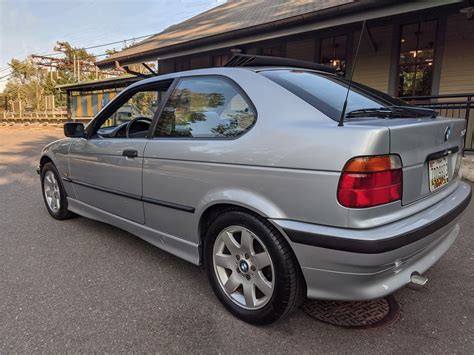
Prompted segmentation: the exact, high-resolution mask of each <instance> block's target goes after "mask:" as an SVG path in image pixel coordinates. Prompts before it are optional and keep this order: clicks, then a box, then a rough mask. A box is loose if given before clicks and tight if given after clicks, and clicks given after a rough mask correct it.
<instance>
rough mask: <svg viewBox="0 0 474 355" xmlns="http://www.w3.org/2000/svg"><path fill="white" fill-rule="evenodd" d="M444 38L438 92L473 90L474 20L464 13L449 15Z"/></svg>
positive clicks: (452, 92) (456, 92)
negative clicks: (467, 17)
mask: <svg viewBox="0 0 474 355" xmlns="http://www.w3.org/2000/svg"><path fill="white" fill-rule="evenodd" d="M445 38H446V40H445V44H444V52H443V62H442V65H441V80H440V85H439V93H440V94H460V93H472V92H474V70H473V66H474V21H472V20H471V21H468V20H467V19H466V15H465V14H460V13H459V14H454V15H451V16H449V17H448V21H447V24H446V36H445Z"/></svg>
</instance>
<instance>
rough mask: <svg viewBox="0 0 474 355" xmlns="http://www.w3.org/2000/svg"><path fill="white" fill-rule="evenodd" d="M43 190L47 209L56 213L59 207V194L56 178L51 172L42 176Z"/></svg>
mask: <svg viewBox="0 0 474 355" xmlns="http://www.w3.org/2000/svg"><path fill="white" fill-rule="evenodd" d="M43 190H44V196H45V198H46V203H47V204H48V207H49V208H50V210H51V211H53V212H54V213H56V212H57V211H59V209H60V207H61V192H60V190H59V184H58V181H57V180H56V176H55V175H54V173H53V172H52V171H51V170H48V171H46V173H45V174H44V177H43Z"/></svg>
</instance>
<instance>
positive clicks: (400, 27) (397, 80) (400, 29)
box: [394, 18, 440, 99]
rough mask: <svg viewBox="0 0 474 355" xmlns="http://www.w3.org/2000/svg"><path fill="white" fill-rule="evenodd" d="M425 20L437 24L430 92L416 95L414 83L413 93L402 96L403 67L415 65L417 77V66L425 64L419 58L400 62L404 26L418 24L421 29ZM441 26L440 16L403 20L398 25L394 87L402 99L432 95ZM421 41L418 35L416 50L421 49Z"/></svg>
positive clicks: (395, 94) (396, 95)
mask: <svg viewBox="0 0 474 355" xmlns="http://www.w3.org/2000/svg"><path fill="white" fill-rule="evenodd" d="M423 22H435V23H436V25H435V31H434V41H433V61H432V63H433V64H432V65H431V66H432V71H433V73H432V78H431V87H430V92H429V93H428V94H426V95H425V94H424V95H414V92H415V89H416V87H415V85H413V89H412V93H411V95H406V96H400V93H399V87H400V69H401V68H403V67H410V66H413V67H415V71H414V73H415V77H416V72H417V67H418V66H421V65H423V64H422V63H420V62H418V58H417V60H416V61H415V62H414V63H404V64H401V63H400V55H401V52H402V42H401V40H402V36H403V27H405V26H410V25H418V31H419V30H420V26H421V24H422V23H423ZM439 28H440V20H439V19H438V18H427V19H421V20H418V21H409V22H403V23H400V24H399V25H398V43H397V57H396V63H395V66H396V70H395V75H396V77H395V87H394V96H395V97H399V98H401V99H403V97H412V96H430V95H433V91H434V90H433V83H434V82H435V80H436V78H435V75H436V68H437V64H438V63H437V62H438V58H437V52H438V50H439V49H438V47H439V45H440V43H439V41H438V37H439ZM419 41H420V38H419V35H417V38H416V51H418V50H419Z"/></svg>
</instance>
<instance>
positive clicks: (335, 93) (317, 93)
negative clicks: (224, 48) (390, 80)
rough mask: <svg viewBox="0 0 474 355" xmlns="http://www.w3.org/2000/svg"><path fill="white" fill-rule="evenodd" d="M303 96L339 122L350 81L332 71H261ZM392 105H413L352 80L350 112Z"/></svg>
mask: <svg viewBox="0 0 474 355" xmlns="http://www.w3.org/2000/svg"><path fill="white" fill-rule="evenodd" d="M260 73H261V74H262V75H264V76H266V77H267V78H269V79H271V80H273V81H274V82H276V83H277V84H279V85H281V86H283V87H284V88H285V89H287V90H289V91H290V92H292V93H293V94H295V95H296V96H298V97H300V98H302V99H303V100H305V101H306V102H308V103H309V104H311V105H312V106H314V107H315V108H317V109H318V110H319V111H321V112H322V113H324V114H325V115H327V116H328V117H330V118H332V119H333V120H335V121H339V119H340V117H341V112H342V107H343V105H344V99H345V98H346V93H347V86H348V84H349V81H348V80H346V79H344V78H341V77H338V76H336V75H332V74H325V73H321V72H313V71H306V70H290V69H275V70H265V71H261V72H260ZM391 106H397V107H400V106H407V107H411V106H409V105H408V104H407V103H406V102H404V101H402V100H399V99H396V98H393V97H391V96H389V95H387V94H384V93H382V92H379V91H377V90H374V89H371V88H369V87H367V86H365V85H361V84H358V83H354V82H352V84H351V90H350V93H349V96H348V101H347V108H346V112H352V111H356V110H363V109H373V108H381V107H391Z"/></svg>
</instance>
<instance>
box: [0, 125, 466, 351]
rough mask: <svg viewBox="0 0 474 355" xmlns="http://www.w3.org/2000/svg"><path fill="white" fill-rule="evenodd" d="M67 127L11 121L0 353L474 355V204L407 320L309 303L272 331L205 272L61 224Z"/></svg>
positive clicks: (405, 299)
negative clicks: (315, 309) (48, 156)
mask: <svg viewBox="0 0 474 355" xmlns="http://www.w3.org/2000/svg"><path fill="white" fill-rule="evenodd" d="M61 136H62V131H61V130H60V129H52V128H47V129H46V128H27V127H21V128H12V127H0V353H1V354H6V353H13V352H20V353H37V352H47V353H51V352H66V351H68V352H132V351H133V352H159V353H206V354H208V353H325V354H329V353H363V354H372V353H374V354H375V353H377V354H381V353H383V354H388V353H390V354H399V353H403V354H407V353H408V354H411V353H417V354H418V353H464V354H473V353H474V267H473V262H474V204H473V202H471V205H470V206H469V207H468V210H467V212H466V213H465V214H464V216H463V218H462V220H461V234H460V236H459V238H458V240H457V241H456V243H455V244H454V245H453V247H452V248H451V249H450V250H449V252H448V253H447V254H446V255H445V256H444V257H443V258H442V259H441V260H440V261H439V262H438V263H437V264H436V265H435V266H433V267H432V268H431V269H430V270H429V271H428V272H427V273H426V276H427V277H428V278H429V279H430V281H429V282H428V285H427V286H426V287H425V288H423V289H421V290H414V289H412V288H409V287H405V288H403V289H401V290H400V291H398V292H396V293H395V295H394V296H395V298H396V300H397V301H398V302H399V304H400V306H401V317H400V319H399V320H398V321H397V322H396V323H394V324H391V325H388V326H385V327H381V328H375V329H365V330H354V329H344V328H338V327H335V326H332V325H329V324H325V323H321V322H318V321H315V320H314V319H312V318H310V317H308V316H307V315H306V314H305V313H303V312H302V311H300V310H298V311H297V312H295V313H294V314H293V315H291V316H290V317H289V318H287V319H285V320H283V321H280V322H277V323H275V324H273V325H270V326H265V327H255V326H251V325H248V324H246V323H243V322H241V321H239V320H237V319H236V318H234V317H233V316H231V315H230V314H229V313H228V312H227V311H226V310H225V309H224V308H223V307H222V306H221V305H220V303H219V302H218V300H217V299H216V297H215V296H214V294H213V292H212V290H211V288H210V286H209V285H208V282H207V279H206V275H205V273H204V271H203V270H202V269H201V268H199V267H197V266H194V265H191V264H188V263H186V262H185V261H182V260H180V259H178V258H176V257H174V256H172V255H170V254H167V253H166V252H163V251H161V250H159V249H157V248H155V247H153V246H152V245H150V244H147V243H146V242H144V241H142V240H141V239H139V238H137V237H135V236H133V235H131V234H129V233H127V232H124V231H122V230H120V229H117V228H115V227H112V226H109V225H106V224H103V223H100V222H96V221H92V220H89V219H86V218H82V217H78V218H74V219H71V220H67V221H56V220H54V219H52V218H51V217H50V216H49V214H48V212H47V211H46V208H45V207H44V205H43V200H42V197H41V190H40V182H39V178H38V176H37V174H36V172H35V167H36V164H37V162H38V157H39V154H40V151H41V148H42V147H43V146H44V145H45V144H46V143H48V142H51V141H53V140H55V139H57V138H60V137H61Z"/></svg>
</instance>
